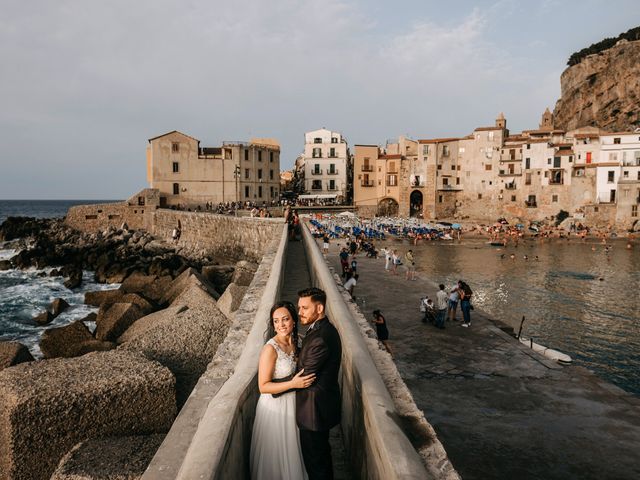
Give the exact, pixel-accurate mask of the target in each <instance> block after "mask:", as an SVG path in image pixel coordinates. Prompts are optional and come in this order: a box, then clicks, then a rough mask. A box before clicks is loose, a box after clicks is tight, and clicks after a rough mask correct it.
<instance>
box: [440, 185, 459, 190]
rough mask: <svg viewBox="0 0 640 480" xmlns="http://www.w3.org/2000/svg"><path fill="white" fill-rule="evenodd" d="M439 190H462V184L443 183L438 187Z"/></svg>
mask: <svg viewBox="0 0 640 480" xmlns="http://www.w3.org/2000/svg"><path fill="white" fill-rule="evenodd" d="M438 190H462V186H461V185H442V186H440V187H438Z"/></svg>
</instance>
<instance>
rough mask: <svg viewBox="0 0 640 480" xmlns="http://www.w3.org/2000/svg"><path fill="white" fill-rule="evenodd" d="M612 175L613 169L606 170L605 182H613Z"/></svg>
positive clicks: (613, 174)
mask: <svg viewBox="0 0 640 480" xmlns="http://www.w3.org/2000/svg"><path fill="white" fill-rule="evenodd" d="M614 176H615V172H614V171H613V170H609V171H608V172H607V183H613V179H614Z"/></svg>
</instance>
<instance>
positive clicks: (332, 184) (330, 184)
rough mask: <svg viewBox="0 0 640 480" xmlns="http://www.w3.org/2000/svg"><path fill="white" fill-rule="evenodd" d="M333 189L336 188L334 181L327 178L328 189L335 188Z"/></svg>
mask: <svg viewBox="0 0 640 480" xmlns="http://www.w3.org/2000/svg"><path fill="white" fill-rule="evenodd" d="M335 189H336V181H335V180H329V190H335Z"/></svg>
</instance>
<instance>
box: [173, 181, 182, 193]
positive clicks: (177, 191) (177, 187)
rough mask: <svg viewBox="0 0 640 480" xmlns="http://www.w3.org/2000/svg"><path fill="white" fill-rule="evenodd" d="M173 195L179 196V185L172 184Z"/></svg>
mask: <svg viewBox="0 0 640 480" xmlns="http://www.w3.org/2000/svg"><path fill="white" fill-rule="evenodd" d="M173 194H174V195H180V184H179V183H174V184H173Z"/></svg>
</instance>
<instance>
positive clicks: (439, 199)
mask: <svg viewBox="0 0 640 480" xmlns="http://www.w3.org/2000/svg"><path fill="white" fill-rule="evenodd" d="M438 203H442V195H438Z"/></svg>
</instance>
